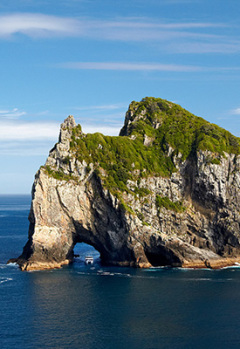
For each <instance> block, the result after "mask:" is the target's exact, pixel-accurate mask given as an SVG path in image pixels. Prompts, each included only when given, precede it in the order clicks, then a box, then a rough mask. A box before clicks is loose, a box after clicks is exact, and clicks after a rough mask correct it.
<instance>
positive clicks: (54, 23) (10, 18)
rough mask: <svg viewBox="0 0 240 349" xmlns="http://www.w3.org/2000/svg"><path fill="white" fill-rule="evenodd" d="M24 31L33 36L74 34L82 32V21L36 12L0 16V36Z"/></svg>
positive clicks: (23, 32)
mask: <svg viewBox="0 0 240 349" xmlns="http://www.w3.org/2000/svg"><path fill="white" fill-rule="evenodd" d="M16 33H22V34H25V35H28V36H31V37H45V36H49V35H54V36H55V35H64V36H73V35H75V34H76V33H78V34H80V33H81V27H80V22H79V21H78V20H76V19H73V18H67V17H57V16H50V15H44V14H34V13H16V14H11V15H2V16H0V37H1V36H2V37H6V36H11V35H13V34H16Z"/></svg>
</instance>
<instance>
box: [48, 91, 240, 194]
mask: <svg viewBox="0 0 240 349" xmlns="http://www.w3.org/2000/svg"><path fill="white" fill-rule="evenodd" d="M70 148H71V152H70V154H69V157H67V158H66V159H64V161H63V163H65V164H66V163H67V162H68V161H69V158H70V157H72V156H74V157H75V158H77V159H78V160H79V161H81V162H82V161H83V160H85V161H86V163H87V164H90V163H92V164H93V165H94V168H95V173H96V174H97V175H99V176H101V178H102V180H103V182H104V184H105V186H106V187H108V188H109V189H111V191H112V192H115V193H116V192H119V191H129V189H128V188H127V185H126V184H127V181H128V180H137V179H139V178H140V177H145V176H149V175H154V176H166V177H167V176H170V175H171V173H172V172H174V171H176V168H175V165H174V162H173V158H174V156H175V155H178V156H179V158H180V159H181V160H185V159H186V158H188V157H190V156H196V154H197V151H198V150H200V149H201V150H209V151H211V152H212V153H213V157H212V158H211V159H210V162H212V163H216V164H219V163H220V157H221V155H223V153H224V152H227V153H233V154H239V153H240V145H239V139H238V138H237V137H235V136H233V135H232V134H231V133H230V132H228V131H226V130H224V129H223V128H221V127H219V126H217V125H214V124H211V123H209V122H207V121H206V120H204V119H202V118H200V117H197V116H195V115H193V114H191V113H190V112H188V111H187V110H185V109H183V108H182V107H180V106H179V105H177V104H174V103H171V102H168V101H166V100H163V99H160V98H153V97H147V98H144V99H143V100H142V101H141V102H132V103H131V104H130V106H129V109H128V111H127V113H126V119H125V125H124V126H123V128H122V130H121V131H120V136H118V137H110V136H104V135H102V134H100V133H94V134H83V133H82V132H81V127H80V125H78V126H77V127H76V128H74V129H73V132H72V139H71V143H70ZM89 170H90V167H89ZM48 172H49V174H50V175H53V171H52V173H50V169H49V171H48ZM58 176H59V174H58ZM60 177H61V176H60ZM58 179H60V178H59V177H58ZM62 179H66V178H62ZM135 189H136V190H135V191H136V193H137V187H136V188H135Z"/></svg>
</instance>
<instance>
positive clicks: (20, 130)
mask: <svg viewBox="0 0 240 349" xmlns="http://www.w3.org/2000/svg"><path fill="white" fill-rule="evenodd" d="M58 133H59V124H58V123H54V122H32V123H30V122H22V123H15V122H6V121H2V122H0V141H12V140H17V141H27V140H31V141H37V140H47V139H51V140H54V139H55V140H57V137H58Z"/></svg>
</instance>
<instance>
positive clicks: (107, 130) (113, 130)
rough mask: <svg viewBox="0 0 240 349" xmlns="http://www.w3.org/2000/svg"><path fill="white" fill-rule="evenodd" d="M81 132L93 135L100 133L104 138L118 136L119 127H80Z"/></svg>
mask: <svg viewBox="0 0 240 349" xmlns="http://www.w3.org/2000/svg"><path fill="white" fill-rule="evenodd" d="M82 130H83V132H84V133H95V132H100V133H102V134H104V135H105V136H118V135H119V131H120V127H115V126H99V125H87V124H85V125H84V124H83V125H82Z"/></svg>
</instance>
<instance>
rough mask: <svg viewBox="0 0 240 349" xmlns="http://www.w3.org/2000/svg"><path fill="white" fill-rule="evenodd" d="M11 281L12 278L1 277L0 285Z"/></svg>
mask: <svg viewBox="0 0 240 349" xmlns="http://www.w3.org/2000/svg"><path fill="white" fill-rule="evenodd" d="M12 280H13V279H12V278H3V277H0V285H1V284H4V283H5V282H8V281H12Z"/></svg>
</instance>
